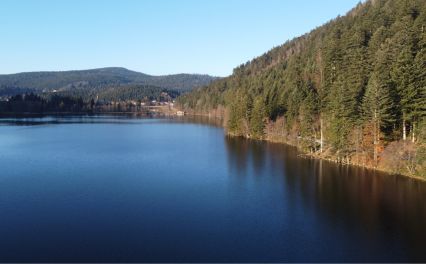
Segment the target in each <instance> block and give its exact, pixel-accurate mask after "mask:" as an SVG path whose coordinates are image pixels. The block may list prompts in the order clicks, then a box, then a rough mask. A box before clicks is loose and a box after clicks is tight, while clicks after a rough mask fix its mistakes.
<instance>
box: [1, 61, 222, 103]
mask: <svg viewBox="0 0 426 264" xmlns="http://www.w3.org/2000/svg"><path fill="white" fill-rule="evenodd" d="M216 79H218V78H217V77H212V76H209V75H202V74H173V75H162V76H153V75H148V74H144V73H140V72H136V71H131V70H128V69H126V68H120V67H108V68H99V69H89V70H72V71H40V72H23V73H16V74H0V96H11V95H15V94H19V93H28V92H34V93H42V92H52V91H57V92H68V93H69V92H73V91H74V90H79V91H85V92H94V91H103V90H105V89H111V88H114V87H122V86H128V85H143V86H155V87H160V88H164V89H168V90H174V91H178V92H185V91H190V90H192V89H193V88H195V87H199V86H203V85H207V84H209V83H211V82H212V81H213V80H216Z"/></svg>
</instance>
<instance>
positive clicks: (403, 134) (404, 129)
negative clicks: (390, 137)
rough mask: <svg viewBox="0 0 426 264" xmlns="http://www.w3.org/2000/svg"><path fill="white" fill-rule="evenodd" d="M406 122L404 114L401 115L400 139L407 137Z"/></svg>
mask: <svg viewBox="0 0 426 264" xmlns="http://www.w3.org/2000/svg"><path fill="white" fill-rule="evenodd" d="M406 126H407V124H405V114H403V115H402V139H403V140H406V139H407V127H406Z"/></svg>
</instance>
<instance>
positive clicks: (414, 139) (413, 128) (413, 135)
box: [411, 122, 416, 143]
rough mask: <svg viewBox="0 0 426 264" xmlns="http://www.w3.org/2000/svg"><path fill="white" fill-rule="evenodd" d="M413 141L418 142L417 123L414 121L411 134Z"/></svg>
mask: <svg viewBox="0 0 426 264" xmlns="http://www.w3.org/2000/svg"><path fill="white" fill-rule="evenodd" d="M411 135H412V136H411V141H412V142H413V143H414V142H416V123H415V122H413V126H412V134H411Z"/></svg>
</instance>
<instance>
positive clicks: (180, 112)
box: [176, 111, 185, 116]
mask: <svg viewBox="0 0 426 264" xmlns="http://www.w3.org/2000/svg"><path fill="white" fill-rule="evenodd" d="M176 115H177V116H184V115H185V112H184V111H177V112H176Z"/></svg>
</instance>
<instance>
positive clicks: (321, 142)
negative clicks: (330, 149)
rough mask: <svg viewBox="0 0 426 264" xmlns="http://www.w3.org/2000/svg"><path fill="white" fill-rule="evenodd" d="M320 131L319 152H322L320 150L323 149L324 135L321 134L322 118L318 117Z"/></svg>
mask: <svg viewBox="0 0 426 264" xmlns="http://www.w3.org/2000/svg"><path fill="white" fill-rule="evenodd" d="M320 127H321V128H320V131H321V132H320V133H321V139H320V144H321V145H320V153H322V151H323V147H324V135H323V132H322V118H320Z"/></svg>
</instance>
